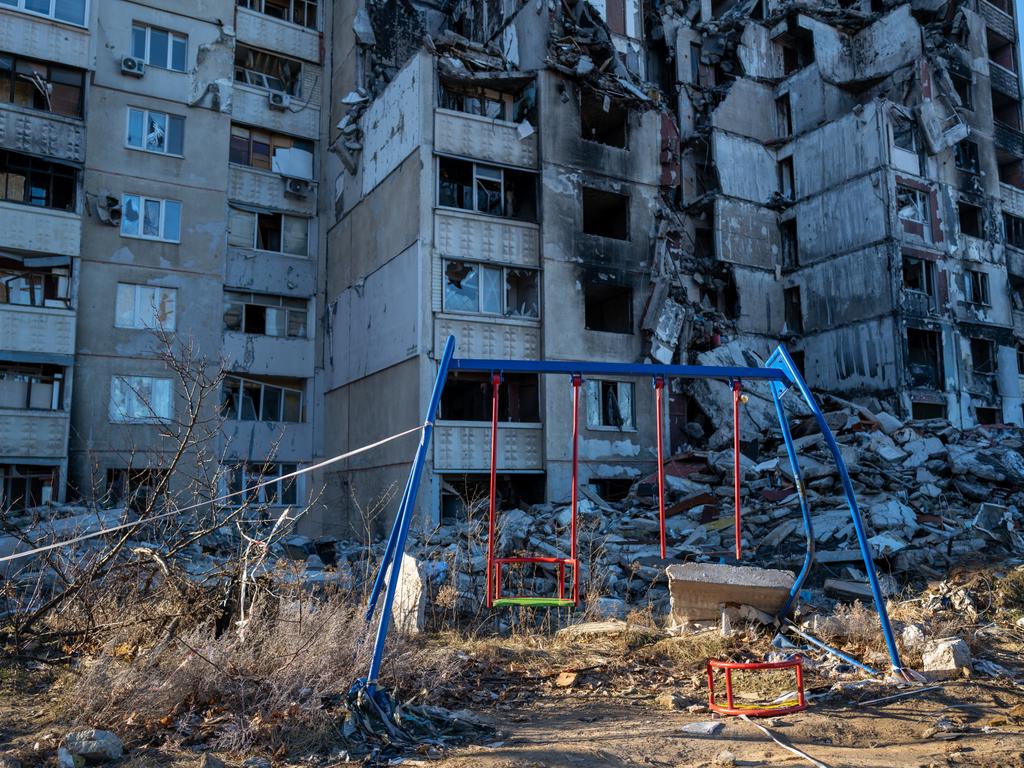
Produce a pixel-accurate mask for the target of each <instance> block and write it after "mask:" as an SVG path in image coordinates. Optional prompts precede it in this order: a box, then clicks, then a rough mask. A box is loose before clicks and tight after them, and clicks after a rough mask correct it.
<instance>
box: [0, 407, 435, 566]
mask: <svg viewBox="0 0 1024 768" xmlns="http://www.w3.org/2000/svg"><path fill="white" fill-rule="evenodd" d="M428 425H430V422H427V423H426V424H424V425H422V426H419V427H413V428H412V429H407V430H405V431H404V432H399V433H398V434H395V435H391V436H390V437H385V438H384V439H383V440H378V441H377V442H375V443H370V444H369V445H364V446H363V447H362V448H356V449H355V450H354V451H349V452H348V453H342V454H339V455H337V456H332V457H331V458H329V459H326V460H324V461H321V462H320V463H319V464H313V465H311V466H309V467H303V468H302V469H298V470H296V471H294V472H289V473H288V474H286V475H279V476H277V477H274V478H271V479H270V480H264V481H263V482H260V483H256V484H255V485H252V486H250V487H248V488H243V489H241V490H239V491H232V492H231V493H226V494H224V495H223V496H218V497H217V498H215V499H209V500H208V501H200V502H198V503H196V504H192V505H191V506H188V507H182V508H181V509H174V510H171V511H170V512H162V513H161V514H159V515H153V516H152V517H147V518H146V519H145V520H135V521H133V522H130V523H121V524H120V525H115V526H113V527H111V528H104V529H102V530H99V531H93V532H92V533H84V534H82V535H81V536H75V537H74V538H73V539H68V540H67V541H58V542H55V543H53V544H47V545H45V546H42V547H36V548H35V549H30V550H28V551H27V552H16V553H15V554H13V555H7V556H5V557H0V563H5V562H8V561H9V560H19V559H20V558H23V557H29V556H30V555H36V554H39V553H40V552H48V551H49V550H51V549H59V548H61V547H66V546H68V545H69V544H76V543H78V542H79V541H85V540H86V539H93V538H96V537H97V536H104V535H106V534H108V533H113V532H114V531H120V530H123V529H125V528H132V527H134V526H138V525H143V524H145V523H151V522H153V521H154V520H160V519H162V518H165V517H172V516H174V515H180V514H181V513H182V512H188V511H190V510H193V509H198V508H199V507H205V506H206V505H207V504H216V503H218V502H221V501H224V500H225V499H230V498H231V497H233V496H240V495H241V494H244V493H250V492H252V491H255V490H258V489H260V488H262V487H264V486H266V485H271V484H272V483H278V482H280V481H281V480H288V479H289V478H292V477H298V476H299V475H303V474H305V473H307V472H312V471H313V470H316V469H321V468H323V467H326V466H328V465H329V464H334V463H336V462H339V461H342V460H344V459H348V458H351V457H352V456H356V455H358V454H360V453H366V452H367V451H371V450H373V449H374V448H379V447H380V446H382V445H384V444H385V443H390V442H392V441H393V440H398V439H399V438H400V437H405V436H406V435H411V434H412V433H413V432H419V431H420V430H421V429H423V428H424V427H426V426H428Z"/></svg>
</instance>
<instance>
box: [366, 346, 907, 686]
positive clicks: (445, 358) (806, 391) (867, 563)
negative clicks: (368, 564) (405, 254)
mask: <svg viewBox="0 0 1024 768" xmlns="http://www.w3.org/2000/svg"><path fill="white" fill-rule="evenodd" d="M454 353H455V338H454V337H453V336H449V337H448V340H447V342H446V343H445V347H444V353H443V354H442V355H441V362H440V365H439V366H438V371H437V378H436V379H435V380H434V388H433V391H432V393H431V396H430V404H429V406H428V407H427V414H426V419H425V421H424V423H423V429H422V432H421V433H420V443H419V446H418V447H417V449H416V456H415V459H414V460H413V463H412V468H411V469H410V471H409V478H408V480H407V481H406V484H405V490H404V492H403V494H402V501H401V503H400V504H399V507H398V513H397V514H396V516H395V521H394V524H393V525H392V527H391V534H390V535H389V537H388V542H387V547H386V548H385V550H384V557H383V559H382V560H381V564H380V569H379V570H378V571H377V577H376V580H375V582H374V585H373V590H372V591H371V593H370V598H369V602H368V605H367V609H366V621H367V622H369V621H370V620H371V619H372V618H373V615H374V612H375V610H376V607H377V602H378V599H379V598H380V595H381V592H384V605H383V607H382V610H381V615H380V620H379V624H378V626H377V635H376V640H375V643H374V649H373V657H372V659H371V661H370V669H369V673H368V674H367V676H366V677H365V678H362V679H361V680H358V681H357V682H356V686H365V687H366V689H367V690H368V692H369V693H370V694H371V695H372V694H373V693H374V691H375V688H376V683H377V679H378V676H379V674H380V668H381V663H382V662H383V658H384V644H385V641H386V639H387V633H388V629H389V627H390V622H391V609H392V606H393V604H394V599H395V591H396V588H397V584H398V578H397V577H398V573H399V570H400V569H401V566H402V555H403V554H404V552H405V543H406V540H407V538H408V535H409V527H410V525H411V523H412V517H413V509H414V507H415V504H416V493H417V491H418V489H419V484H420V479H421V477H422V475H423V468H424V465H425V464H426V459H427V451H428V449H429V447H430V437H431V434H432V433H433V428H434V423H433V420H434V418H435V416H436V414H437V409H438V407H439V406H440V403H441V394H442V392H443V390H444V384H445V381H447V379H448V373H449V371H472V372H476V373H536V374H550V373H560V374H564V375H566V376H570V377H571V376H588V375H589V376H630V377H641V376H647V377H651V378H652V379H656V378H658V377H661V378H663V379H666V380H667V379H670V378H688V379H721V380H723V381H726V382H728V383H732V382H736V381H743V380H761V381H767V382H768V386H769V389H770V390H771V393H772V400H773V402H774V405H775V412H776V415H777V417H778V420H779V428H780V430H781V434H782V439H783V442H784V443H785V445H786V454H787V456H788V458H789V464H790V467H791V469H792V472H793V478H794V484H795V486H796V493H797V497H798V499H799V502H800V513H801V516H802V518H803V523H804V532H805V533H806V535H807V550H806V553H805V555H804V561H803V566H802V567H801V569H800V572H799V574H798V575H797V577H796V580H795V582H794V584H793V588H792V589H791V590H790V593H789V599H788V600H787V601H786V606H785V608H783V610H782V611H781V612H780V613H779V615H778V617H777V618H778V619H780V620H783V619H785V617H786V616H787V615H788V613H789V611H790V609H791V608H792V607H793V603H794V602H795V601H796V598H797V595H798V594H799V592H800V589H801V588H802V586H803V584H804V581H805V580H806V579H807V576H808V574H809V573H810V569H811V566H812V564H813V563H814V529H813V526H812V523H811V511H810V505H809V504H808V501H807V493H806V489H805V487H804V482H803V475H802V474H801V472H800V462H799V459H798V458H797V453H796V448H795V446H794V445H793V437H792V435H791V433H790V430H789V423H788V421H787V419H786V414H785V411H784V409H783V407H782V396H783V395H784V394H785V393H786V392H787V391H788V390H791V389H792V390H795V391H796V392H797V393H798V394H799V395H800V397H802V398H803V400H804V402H805V403H806V404H807V406H808V408H810V410H811V413H812V414H813V416H814V419H815V421H816V422H817V424H818V428H819V429H820V430H821V433H822V436H823V437H824V439H825V444H826V446H827V447H828V449H829V452H830V453H831V454H832V458H833V459H834V460H835V463H836V470H837V472H838V473H839V479H840V481H841V483H842V486H843V493H844V494H845V496H846V502H847V505H848V506H849V509H850V516H851V518H852V521H853V527H854V530H855V532H856V535H857V542H858V544H859V546H860V553H861V557H862V558H863V560H864V567H865V570H866V571H867V575H868V583H869V585H870V587H871V595H872V599H873V600H874V603H875V609H876V610H877V611H878V618H879V623H880V624H881V629H882V634H883V636H884V637H885V644H886V647H887V648H888V651H889V658H890V660H891V662H892V666H893V670H894V671H895V672H896V673H898V674H904V670H903V665H902V664H901V663H900V656H899V650H898V649H897V648H896V640H895V638H894V636H893V631H892V625H891V624H890V622H889V615H888V613H887V611H886V608H885V599H884V597H883V595H882V588H881V585H880V584H879V582H878V574H877V572H876V571H875V564H874V560H873V559H872V556H871V546H870V544H869V542H868V540H867V533H866V531H865V530H864V521H863V520H862V519H861V514H860V509H859V508H858V506H857V498H856V496H855V495H854V493H853V484H852V483H851V482H850V475H849V472H848V471H847V469H846V463H845V462H844V461H843V456H842V453H841V452H840V450H839V445H838V443H836V440H835V437H834V436H833V435H832V431H831V430H830V429H829V427H828V424H827V422H826V421H825V416H824V414H823V413H822V411H821V408H820V407H819V406H818V403H817V401H816V400H815V399H814V396H813V395H812V394H811V390H810V388H809V387H808V386H807V383H806V382H805V381H804V379H803V377H802V376H801V375H800V372H799V371H798V370H797V367H796V365H795V364H794V363H793V358H791V357H790V356H789V353H788V352H787V351H786V349H785V347H783V346H781V345H780V346H779V347H778V348H776V350H775V351H774V352H773V353H772V354H771V356H770V357H769V358H768V360H767V361H766V362H765V365H764V367H763V368H751V367H742V366H700V365H653V364H646V363H598V362H577V361H555V360H487V359H471V358H466V359H460V358H455V357H454ZM389 568H390V569H393V570H394V572H395V577H394V578H391V579H388V578H386V574H387V572H388V570H389ZM859 666H862V667H863V665H859ZM863 668H865V669H869V668H867V667H863ZM869 671H873V670H870V669H869Z"/></svg>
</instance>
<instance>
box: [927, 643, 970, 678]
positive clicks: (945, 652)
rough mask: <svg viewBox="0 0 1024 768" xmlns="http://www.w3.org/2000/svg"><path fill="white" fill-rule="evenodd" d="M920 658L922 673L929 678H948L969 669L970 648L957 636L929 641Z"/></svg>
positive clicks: (960, 674) (957, 675) (958, 675)
mask: <svg viewBox="0 0 1024 768" xmlns="http://www.w3.org/2000/svg"><path fill="white" fill-rule="evenodd" d="M921 658H922V660H923V667H922V669H923V671H924V674H925V675H926V676H927V677H928V679H930V680H949V679H951V678H956V677H960V676H962V675H963V674H965V673H968V672H970V670H971V649H970V648H968V647H967V643H966V642H965V641H964V640H963V639H961V638H959V637H956V638H950V639H946V640H936V641H933V642H931V643H929V644H928V645H927V646H925V649H924V651H923V653H922V654H921Z"/></svg>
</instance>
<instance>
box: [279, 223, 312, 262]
mask: <svg viewBox="0 0 1024 768" xmlns="http://www.w3.org/2000/svg"><path fill="white" fill-rule="evenodd" d="M282 218H283V219H284V252H285V253H290V254H292V255H293V256H308V255H309V220H308V219H304V218H301V217H299V216H283V217H282Z"/></svg>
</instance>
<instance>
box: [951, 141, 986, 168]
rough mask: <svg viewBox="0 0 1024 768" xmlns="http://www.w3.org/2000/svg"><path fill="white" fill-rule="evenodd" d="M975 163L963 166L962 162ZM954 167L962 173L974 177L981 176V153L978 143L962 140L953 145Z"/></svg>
mask: <svg viewBox="0 0 1024 768" xmlns="http://www.w3.org/2000/svg"><path fill="white" fill-rule="evenodd" d="M964 160H967V161H973V164H972V163H971V162H968V163H966V164H962V161H964ZM953 165H954V166H956V169H957V170H958V171H961V172H962V173H969V174H971V175H972V176H978V175H980V174H981V153H980V151H979V149H978V142H976V141H971V140H970V139H961V140H960V141H958V142H957V143H956V144H954V145H953Z"/></svg>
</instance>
